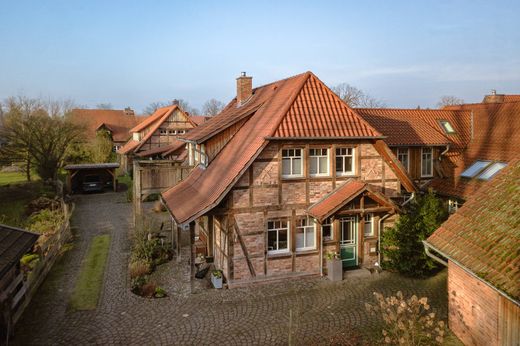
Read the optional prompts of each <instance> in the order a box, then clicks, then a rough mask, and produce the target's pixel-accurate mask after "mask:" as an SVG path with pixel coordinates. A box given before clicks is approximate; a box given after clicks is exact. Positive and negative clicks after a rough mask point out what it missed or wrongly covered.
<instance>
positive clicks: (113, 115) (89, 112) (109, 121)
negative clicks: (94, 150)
mask: <svg viewBox="0 0 520 346" xmlns="http://www.w3.org/2000/svg"><path fill="white" fill-rule="evenodd" d="M70 116H71V119H72V120H73V121H74V122H76V123H77V124H81V125H83V126H85V127H86V131H87V132H86V137H87V139H88V140H92V139H94V138H95V137H96V135H97V133H98V131H100V130H105V131H107V132H108V134H109V135H110V138H111V139H112V142H113V150H114V152H115V151H117V150H118V149H119V148H121V147H122V146H123V145H124V144H125V143H126V142H127V141H128V139H129V138H130V136H131V135H130V132H129V131H130V129H131V128H133V127H134V126H136V125H137V124H138V123H139V122H140V121H142V120H143V118H142V117H138V116H136V115H135V114H134V111H133V110H132V109H131V108H125V109H124V110H115V109H73V110H72V111H71V115H70Z"/></svg>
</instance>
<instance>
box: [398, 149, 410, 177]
mask: <svg viewBox="0 0 520 346" xmlns="http://www.w3.org/2000/svg"><path fill="white" fill-rule="evenodd" d="M402 155H405V156H406V165H405V164H404V163H403V161H402V160H401V159H400V157H401V156H402ZM396 156H397V160H399V162H401V164H402V165H403V166H404V167H405V168H406V171H407V172H410V148H397V155H396Z"/></svg>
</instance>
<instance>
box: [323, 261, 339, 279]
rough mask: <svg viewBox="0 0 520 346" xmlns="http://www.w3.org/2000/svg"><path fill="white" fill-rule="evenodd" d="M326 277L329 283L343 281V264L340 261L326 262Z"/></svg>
mask: <svg viewBox="0 0 520 346" xmlns="http://www.w3.org/2000/svg"><path fill="white" fill-rule="evenodd" d="M327 277H328V278H329V280H331V281H341V280H343V263H341V260H340V259H332V260H327Z"/></svg>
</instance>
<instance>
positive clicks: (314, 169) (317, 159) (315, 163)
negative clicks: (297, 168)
mask: <svg viewBox="0 0 520 346" xmlns="http://www.w3.org/2000/svg"><path fill="white" fill-rule="evenodd" d="M309 174H310V175H311V176H312V177H321V176H328V175H329V149H327V148H312V149H309Z"/></svg>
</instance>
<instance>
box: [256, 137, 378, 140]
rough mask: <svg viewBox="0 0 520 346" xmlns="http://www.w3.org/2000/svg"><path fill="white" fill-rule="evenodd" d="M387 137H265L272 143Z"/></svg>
mask: <svg viewBox="0 0 520 346" xmlns="http://www.w3.org/2000/svg"><path fill="white" fill-rule="evenodd" d="M385 138H387V137H386V136H354V137H353V136H323V137H315V136H313V137H265V139H267V140H270V141H275V140H278V141H280V140H288V139H290V140H295V139H296V140H324V139H385Z"/></svg>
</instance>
